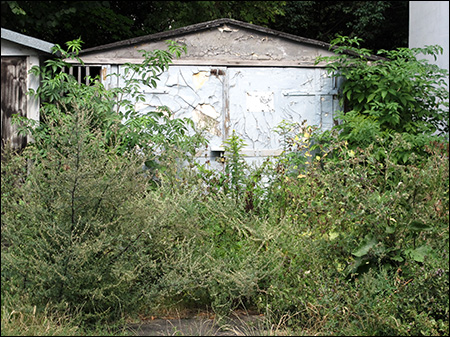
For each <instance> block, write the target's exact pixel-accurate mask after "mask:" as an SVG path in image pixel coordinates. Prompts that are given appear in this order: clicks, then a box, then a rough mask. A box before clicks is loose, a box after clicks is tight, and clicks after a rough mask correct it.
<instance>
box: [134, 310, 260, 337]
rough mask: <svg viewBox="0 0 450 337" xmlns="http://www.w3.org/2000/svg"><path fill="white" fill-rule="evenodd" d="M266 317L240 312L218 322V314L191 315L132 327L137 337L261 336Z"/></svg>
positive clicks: (151, 320)
mask: <svg viewBox="0 0 450 337" xmlns="http://www.w3.org/2000/svg"><path fill="white" fill-rule="evenodd" d="M263 321H264V316H263V315H260V314H257V313H249V312H244V311H236V312H234V313H233V314H232V315H230V317H228V318H224V319H222V320H218V319H217V318H216V317H215V316H214V315H212V314H208V313H198V314H195V315H190V316H185V315H183V316H179V317H173V316H169V317H158V318H154V317H152V319H146V320H143V321H142V322H140V323H138V324H136V323H135V324H130V325H129V326H128V329H129V330H130V331H132V332H133V333H134V334H135V335H136V336H248V335H253V336H258V335H261V332H262V331H263V330H264V324H263Z"/></svg>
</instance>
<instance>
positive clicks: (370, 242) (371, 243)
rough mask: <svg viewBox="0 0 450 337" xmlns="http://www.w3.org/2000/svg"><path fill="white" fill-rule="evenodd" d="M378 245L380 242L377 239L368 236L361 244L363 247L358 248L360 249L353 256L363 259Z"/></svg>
mask: <svg viewBox="0 0 450 337" xmlns="http://www.w3.org/2000/svg"><path fill="white" fill-rule="evenodd" d="M377 244H378V240H377V239H375V238H374V237H373V236H371V235H368V236H366V237H365V238H364V240H363V241H362V242H361V245H360V246H359V247H358V249H357V250H356V251H355V252H353V253H352V254H353V255H354V256H356V257H362V256H364V255H366V254H367V253H368V252H369V251H370V250H371V249H372V248H373V247H375V246H376V245H377Z"/></svg>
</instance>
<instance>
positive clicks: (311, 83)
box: [136, 65, 339, 162]
mask: <svg viewBox="0 0 450 337" xmlns="http://www.w3.org/2000/svg"><path fill="white" fill-rule="evenodd" d="M143 92H144V94H145V102H139V103H137V104H136V109H137V110H138V111H140V112H142V113H145V112H148V111H152V110H155V109H157V108H158V107H160V106H167V107H168V108H169V109H170V110H171V111H172V113H173V114H174V117H178V118H186V117H187V118H192V120H193V121H194V123H195V124H196V125H197V126H198V127H199V128H201V129H204V131H205V132H206V133H205V135H206V137H207V139H208V141H209V145H208V151H207V152H205V153H206V155H207V156H209V155H210V154H211V153H210V152H209V151H210V150H211V149H212V150H214V149H216V150H218V149H223V142H224V140H225V137H226V136H227V135H231V132H232V130H235V131H236V133H237V134H238V135H239V136H240V137H241V138H243V140H244V142H245V143H246V147H245V148H244V149H243V153H246V154H248V160H249V161H250V162H251V161H254V160H260V159H262V158H264V157H265V156H268V155H271V154H272V155H276V154H279V152H280V149H281V148H282V146H281V139H280V136H279V135H278V134H277V133H276V132H275V131H274V129H275V128H276V127H277V126H278V125H279V124H280V123H281V122H282V121H283V120H288V121H291V122H298V123H302V122H303V120H306V121H307V124H308V125H318V126H321V127H322V128H324V129H329V128H331V127H332V125H333V117H334V112H335V111H336V110H337V109H338V107H339V106H338V102H337V98H336V97H335V96H334V95H335V94H336V87H335V81H334V79H332V78H330V77H329V76H328V75H327V74H326V70H324V69H319V68H316V69H315V68H266V67H259V68H248V67H208V66H173V65H172V66H170V68H169V70H168V71H167V72H165V73H163V74H161V76H160V80H159V82H158V86H157V88H156V89H150V88H143ZM205 153H204V154H205ZM202 158H204V156H202ZM258 158H259V159H258Z"/></svg>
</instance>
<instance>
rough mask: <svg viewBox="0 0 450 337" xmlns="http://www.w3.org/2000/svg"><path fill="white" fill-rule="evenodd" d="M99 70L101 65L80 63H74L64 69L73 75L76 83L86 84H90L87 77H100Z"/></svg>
mask: <svg viewBox="0 0 450 337" xmlns="http://www.w3.org/2000/svg"><path fill="white" fill-rule="evenodd" d="M101 71H102V67H101V66H80V65H75V66H72V67H70V68H69V69H66V70H65V72H66V73H68V74H70V75H73V76H74V77H75V79H76V80H77V81H78V83H80V84H81V83H84V84H86V85H90V81H89V77H90V78H92V79H95V78H100V74H101Z"/></svg>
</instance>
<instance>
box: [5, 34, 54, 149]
mask: <svg viewBox="0 0 450 337" xmlns="http://www.w3.org/2000/svg"><path fill="white" fill-rule="evenodd" d="M1 32H2V42H1V46H2V54H1V59H2V75H1V81H2V89H1V90H2V96H1V97H2V113H1V118H2V152H3V148H4V146H5V144H6V143H8V142H10V143H11V146H12V147H13V148H14V149H21V148H23V147H24V146H25V145H26V143H27V139H26V137H23V136H19V135H18V134H17V126H16V125H12V124H11V118H12V116H13V115H14V114H18V115H20V116H24V117H28V118H30V119H34V120H39V100H38V99H37V98H35V97H32V96H30V95H27V91H28V90H29V89H34V90H36V89H37V88H38V86H39V78H36V77H35V76H33V75H31V74H29V73H28V71H29V70H30V69H31V67H33V66H40V65H41V64H42V62H43V61H44V60H45V59H46V58H48V57H50V56H51V48H52V47H53V44H52V43H49V42H46V41H42V40H39V39H36V38H33V37H30V36H27V35H23V34H19V33H17V32H13V31H11V30H8V29H4V28H2V29H1Z"/></svg>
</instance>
